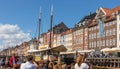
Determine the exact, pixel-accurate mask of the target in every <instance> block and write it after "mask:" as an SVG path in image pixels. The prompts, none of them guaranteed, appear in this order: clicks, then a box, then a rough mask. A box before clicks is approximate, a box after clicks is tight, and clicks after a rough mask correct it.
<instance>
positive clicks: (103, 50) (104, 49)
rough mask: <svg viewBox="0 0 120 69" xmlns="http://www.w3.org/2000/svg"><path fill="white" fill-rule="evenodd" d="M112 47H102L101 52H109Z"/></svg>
mask: <svg viewBox="0 0 120 69" xmlns="http://www.w3.org/2000/svg"><path fill="white" fill-rule="evenodd" d="M110 50H111V49H110V48H103V49H101V50H100V51H101V52H108V51H110Z"/></svg>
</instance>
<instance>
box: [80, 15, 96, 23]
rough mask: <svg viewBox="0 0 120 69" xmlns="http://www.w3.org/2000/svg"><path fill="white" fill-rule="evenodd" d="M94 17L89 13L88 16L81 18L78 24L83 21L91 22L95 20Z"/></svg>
mask: <svg viewBox="0 0 120 69" xmlns="http://www.w3.org/2000/svg"><path fill="white" fill-rule="evenodd" d="M95 16H96V13H90V15H87V16H85V17H83V18H82V20H80V21H79V22H78V24H79V23H81V22H83V21H85V20H86V19H90V20H93V19H94V18H95Z"/></svg>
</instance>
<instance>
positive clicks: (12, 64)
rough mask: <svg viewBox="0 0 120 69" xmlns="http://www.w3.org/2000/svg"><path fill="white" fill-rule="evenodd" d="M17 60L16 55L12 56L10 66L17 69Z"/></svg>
mask: <svg viewBox="0 0 120 69" xmlns="http://www.w3.org/2000/svg"><path fill="white" fill-rule="evenodd" d="M17 61H18V60H17V58H16V57H15V53H13V54H12V56H11V57H10V60H9V65H10V67H12V68H14V69H16V63H17Z"/></svg>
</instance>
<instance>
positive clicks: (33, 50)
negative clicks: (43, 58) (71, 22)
mask: <svg viewBox="0 0 120 69" xmlns="http://www.w3.org/2000/svg"><path fill="white" fill-rule="evenodd" d="M37 51H38V50H35V49H32V50H28V51H27V52H28V53H32V52H37Z"/></svg>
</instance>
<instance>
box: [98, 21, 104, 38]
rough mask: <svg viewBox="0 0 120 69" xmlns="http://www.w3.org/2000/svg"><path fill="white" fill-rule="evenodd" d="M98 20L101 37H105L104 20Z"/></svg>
mask: <svg viewBox="0 0 120 69" xmlns="http://www.w3.org/2000/svg"><path fill="white" fill-rule="evenodd" d="M98 22H99V27H100V37H103V35H104V26H103V21H102V20H101V19H98Z"/></svg>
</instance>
